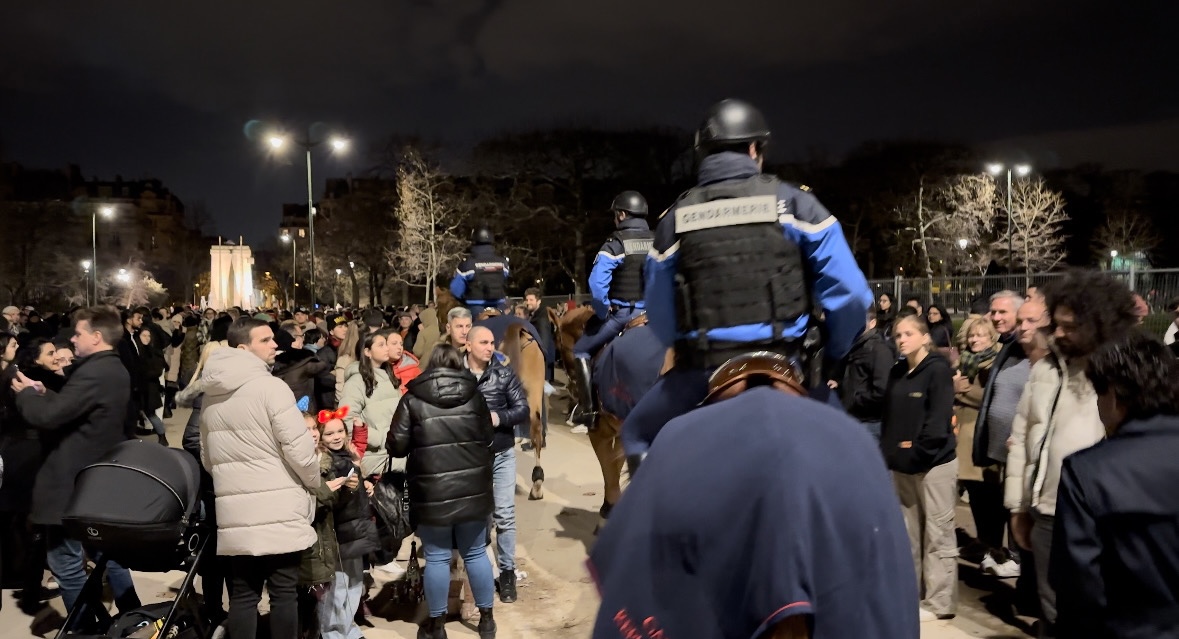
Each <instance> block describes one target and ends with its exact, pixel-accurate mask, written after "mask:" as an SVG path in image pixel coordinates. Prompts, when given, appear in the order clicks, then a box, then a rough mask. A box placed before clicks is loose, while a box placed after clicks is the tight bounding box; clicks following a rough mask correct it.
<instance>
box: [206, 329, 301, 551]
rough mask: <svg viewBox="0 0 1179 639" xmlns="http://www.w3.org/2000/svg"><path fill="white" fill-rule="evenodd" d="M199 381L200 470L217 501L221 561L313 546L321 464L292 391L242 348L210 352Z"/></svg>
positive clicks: (218, 549)
mask: <svg viewBox="0 0 1179 639" xmlns="http://www.w3.org/2000/svg"><path fill="white" fill-rule="evenodd" d="M201 380H202V382H203V383H204V392H205V398H204V404H203V405H202V407H201V463H202V464H203V465H204V467H205V469H206V470H208V471H209V474H211V475H212V476H213V485H214V487H215V490H216V494H217V554H219V555H252V556H263V555H280V554H284V553H289V552H298V551H301V550H303V549H305V548H309V547H311V545H312V544H314V543H315V540H316V536H315V529H314V528H312V527H311V521H312V518H313V516H314V514H315V498H314V497H313V496H312V494H311V492H309V489H314V488H316V487H317V486H319V481H320V479H319V461H318V458H317V456H316V453H315V442H314V440H313V439H312V438H311V434H310V433H309V432H308V430H307V425H306V422H305V421H304V419H303V415H302V414H301V413H300V412H299V409H298V407H296V406H295V396H294V394H292V393H291V389H290V388H289V387H288V386H287V385H286V383H285V382H283V381H282V380H281V379H278V378H277V377H273V376H271V374H270V370H269V369H268V368H267V366H266V363H265V362H263V361H262V360H261V359H258V357H257V356H255V355H254V354H252V353H250V352H249V351H246V350H242V349H239V348H220V349H217V350H216V351H214V352H212V353H211V354H210V355H209V360H208V362H207V363H206V364H205V368H204V372H203V373H202V375H201Z"/></svg>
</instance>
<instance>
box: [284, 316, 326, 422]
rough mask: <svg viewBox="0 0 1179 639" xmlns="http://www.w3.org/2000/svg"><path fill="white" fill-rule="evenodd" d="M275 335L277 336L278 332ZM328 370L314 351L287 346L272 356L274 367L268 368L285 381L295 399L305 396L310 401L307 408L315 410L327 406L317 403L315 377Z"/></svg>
mask: <svg viewBox="0 0 1179 639" xmlns="http://www.w3.org/2000/svg"><path fill="white" fill-rule="evenodd" d="M281 332H282V334H283V335H286V334H287V333H286V331H281ZM275 335H276V336H277V335H278V333H275ZM276 341H278V340H276ZM280 348H282V347H280ZM330 370H331V369H330V368H328V364H327V362H325V361H323V360H321V359H319V358H318V357H316V356H315V353H312V352H311V351H308V350H303V349H301V348H292V347H291V346H287V347H286V349H285V350H283V352H281V353H279V354H278V355H277V356H276V357H275V358H274V367H273V368H271V369H270V372H271V374H273V375H274V376H275V377H277V378H279V379H281V380H282V381H284V382H286V383H287V386H288V387H290V389H291V392H292V393H294V394H295V400H296V401H298V400H299V399H301V398H303V397H307V398H308V400H309V401H310V406H309V407H308V410H309V411H311V412H315V411H317V410H319V409H320V408H329V407H328V406H321V405H320V403H319V397H317V396H316V394H315V379H316V377H318V376H319V375H321V374H322V373H323V372H324V371H330Z"/></svg>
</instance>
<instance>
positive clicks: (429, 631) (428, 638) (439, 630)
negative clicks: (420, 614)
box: [418, 615, 447, 639]
mask: <svg viewBox="0 0 1179 639" xmlns="http://www.w3.org/2000/svg"><path fill="white" fill-rule="evenodd" d="M418 639H447V637H446V615H443V616H441V617H430V618H429V619H426V620H425V621H423V622H422V625H420V626H418Z"/></svg>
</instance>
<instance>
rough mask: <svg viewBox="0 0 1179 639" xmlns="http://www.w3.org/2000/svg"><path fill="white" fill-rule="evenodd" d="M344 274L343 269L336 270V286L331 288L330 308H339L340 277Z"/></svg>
mask: <svg viewBox="0 0 1179 639" xmlns="http://www.w3.org/2000/svg"><path fill="white" fill-rule="evenodd" d="M343 274H344V269H342V268H338V269H336V285H335V286H333V287H332V306H336V307H338V306H340V298H339V293H340V276H341V275H343Z"/></svg>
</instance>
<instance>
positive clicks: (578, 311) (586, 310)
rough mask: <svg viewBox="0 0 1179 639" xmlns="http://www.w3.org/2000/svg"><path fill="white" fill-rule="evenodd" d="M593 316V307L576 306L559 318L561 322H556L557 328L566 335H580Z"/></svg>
mask: <svg viewBox="0 0 1179 639" xmlns="http://www.w3.org/2000/svg"><path fill="white" fill-rule="evenodd" d="M593 316H594V309H593V307H591V306H578V307H576V308H574V309H573V310H571V311H566V312H565V314H564V315H562V316H561V321H560V322H558V325H557V328H558V330H560V331H561V332H562V333H565V334H567V335H571V336H577V335H581V334H582V333H583V332H584V331H585V325H586V324H587V323H589V321H590V318H591V317H593Z"/></svg>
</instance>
